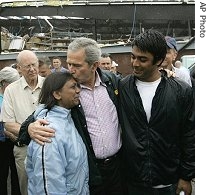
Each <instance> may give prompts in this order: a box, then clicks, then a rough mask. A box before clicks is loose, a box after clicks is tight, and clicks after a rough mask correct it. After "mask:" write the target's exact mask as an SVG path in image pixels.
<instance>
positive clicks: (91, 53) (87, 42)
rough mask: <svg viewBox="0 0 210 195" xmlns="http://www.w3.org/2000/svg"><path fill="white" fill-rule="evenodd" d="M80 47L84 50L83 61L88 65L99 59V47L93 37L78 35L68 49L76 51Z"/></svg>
mask: <svg viewBox="0 0 210 195" xmlns="http://www.w3.org/2000/svg"><path fill="white" fill-rule="evenodd" d="M82 48H83V49H84V50H85V54H86V59H85V61H86V62H87V63H88V64H89V65H92V64H94V63H95V62H96V61H99V60H100V57H101V48H100V47H99V45H98V43H97V42H96V41H95V40H93V39H90V38H86V37H79V38H76V39H74V40H73V41H72V42H71V43H70V44H69V46H68V50H70V51H77V50H79V49H82Z"/></svg>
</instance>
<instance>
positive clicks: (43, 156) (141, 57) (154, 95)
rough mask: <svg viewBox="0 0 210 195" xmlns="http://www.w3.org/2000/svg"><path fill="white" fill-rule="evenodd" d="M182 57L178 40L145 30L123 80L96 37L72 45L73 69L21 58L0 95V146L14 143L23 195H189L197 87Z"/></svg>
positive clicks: (25, 53)
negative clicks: (179, 59)
mask: <svg viewBox="0 0 210 195" xmlns="http://www.w3.org/2000/svg"><path fill="white" fill-rule="evenodd" d="M177 52H178V49H177V45H176V40H175V39H174V38H172V37H168V36H167V37H164V36H163V34H162V33H160V32H158V31H156V30H148V31H145V32H144V33H141V34H139V35H137V36H136V37H135V38H134V40H133V42H132V44H131V66H132V69H133V73H132V74H130V75H127V76H124V77H123V76H122V74H120V73H119V72H117V70H116V68H117V66H118V64H117V63H116V62H115V61H114V60H113V59H112V57H111V55H110V54H106V53H101V49H100V47H99V46H98V44H97V42H96V41H95V40H93V39H90V38H84V37H80V38H76V39H74V40H73V41H72V42H71V43H70V44H69V46H68V50H67V59H66V62H67V66H68V69H65V68H64V67H62V65H61V59H60V58H58V57H54V58H53V63H52V65H51V63H50V59H49V58H48V57H46V56H44V57H42V58H38V57H37V56H36V54H35V53H34V52H32V51H29V50H23V51H21V52H20V53H19V54H18V56H17V69H18V70H19V71H18V72H19V73H21V74H19V73H18V72H17V73H18V74H17V75H18V76H19V77H20V78H18V79H17V80H16V79H14V80H10V81H9V83H11V84H9V85H8V86H7V87H6V88H5V89H4V91H3V92H1V93H2V94H4V98H3V101H2V106H1V121H2V122H1V137H3V138H2V139H1V140H0V143H4V142H5V139H6V140H10V142H11V143H12V147H11V148H10V149H9V150H10V153H11V154H12V152H11V151H12V150H13V152H14V154H13V158H14V160H13V161H14V162H15V163H13V167H15V168H16V169H15V170H16V172H17V173H16V183H17V184H18V187H19V188H20V192H19V194H22V195H35V194H40V195H41V194H52V195H58V194H71V195H73V194H75V195H88V194H90V195H139V194H143V195H155V194H160V195H172V194H173V195H175V194H179V193H181V192H184V193H185V195H190V194H191V192H192V185H191V180H192V179H194V178H195V108H194V103H195V102H194V89H193V88H192V87H191V86H192V84H191V80H190V75H188V72H187V71H186V70H185V69H182V68H178V67H175V64H174V62H175V59H176V56H177ZM52 67H54V68H53V69H52ZM10 68H11V67H10ZM11 69H13V68H11ZM2 72H3V69H2V70H1V71H0V83H1V86H0V89H1V87H2V81H4V82H7V80H6V78H3V76H1V75H2V74H3V73H2ZM6 132H8V133H6ZM14 145H15V146H14ZM1 147H2V148H3V144H2V145H1ZM13 147H14V149H13ZM0 149H1V148H0ZM1 150H2V149H1ZM5 152H6V151H4V152H2V153H5ZM11 156H12V155H11ZM5 162H6V164H7V170H8V169H9V167H10V166H11V164H10V162H8V160H7V161H6V160H5ZM1 168H2V167H1ZM2 173H3V172H1V174H2ZM17 176H18V177H17ZM7 177H8V171H7V172H6V173H4V177H1V175H0V178H1V179H2V180H4V182H1V184H0V185H2V186H4V188H2V187H1V186H0V194H2V195H7V193H6V191H3V189H5V187H6V185H7ZM16 194H17V195H18V193H16Z"/></svg>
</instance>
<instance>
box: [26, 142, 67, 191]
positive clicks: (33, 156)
mask: <svg viewBox="0 0 210 195" xmlns="http://www.w3.org/2000/svg"><path fill="white" fill-rule="evenodd" d="M61 145H62V144H58V143H57V141H56V139H53V140H52V143H46V144H45V145H44V146H40V145H39V144H37V143H36V142H35V141H32V142H31V143H30V144H29V146H28V151H27V159H26V171H27V175H28V182H29V186H28V189H29V191H31V192H32V194H51V195H58V194H59V195H67V187H66V172H65V167H66V165H65V164H66V161H65V160H64V159H63V157H62V154H61V153H60V149H61V148H60V147H61ZM61 151H62V149H61Z"/></svg>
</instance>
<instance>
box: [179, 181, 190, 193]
mask: <svg viewBox="0 0 210 195" xmlns="http://www.w3.org/2000/svg"><path fill="white" fill-rule="evenodd" d="M181 191H183V192H184V194H185V195H191V193H192V186H191V182H190V181H185V180H183V179H179V181H178V185H177V189H176V194H180V192H181Z"/></svg>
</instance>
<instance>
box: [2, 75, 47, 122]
mask: <svg viewBox="0 0 210 195" xmlns="http://www.w3.org/2000/svg"><path fill="white" fill-rule="evenodd" d="M43 81H44V77H41V76H38V83H37V86H36V87H35V89H31V87H30V86H29V85H28V84H27V82H26V80H25V78H24V77H21V78H20V79H19V80H17V81H15V82H13V83H11V84H10V85H8V86H7V88H6V89H5V92H4V99H3V104H2V110H1V112H2V119H3V122H17V123H20V124H21V123H23V122H24V121H25V120H26V118H27V117H28V116H29V115H30V114H32V112H33V111H34V110H35V109H36V107H37V105H38V97H39V93H40V91H41V87H42V84H43Z"/></svg>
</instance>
